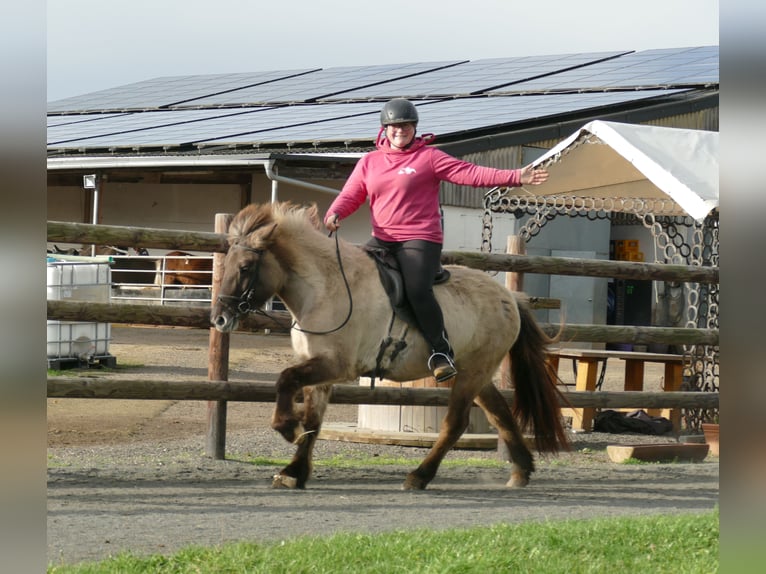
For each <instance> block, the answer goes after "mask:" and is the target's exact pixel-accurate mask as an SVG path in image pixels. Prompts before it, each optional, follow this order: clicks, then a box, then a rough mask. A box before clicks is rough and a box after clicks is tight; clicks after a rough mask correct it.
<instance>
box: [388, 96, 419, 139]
mask: <svg viewBox="0 0 766 574" xmlns="http://www.w3.org/2000/svg"><path fill="white" fill-rule="evenodd" d="M380 125H381V126H383V128H384V129H385V132H386V139H388V141H389V142H390V144H391V146H392V147H394V148H396V149H404V148H406V147H407V146H408V145H410V144H411V143H412V140H413V139H414V138H415V132H416V129H417V126H418V110H417V108H415V105H414V104H413V103H412V102H410V101H409V100H405V99H404V98H394V99H393V100H389V101H388V102H386V103H385V105H384V106H383V109H382V110H380Z"/></svg>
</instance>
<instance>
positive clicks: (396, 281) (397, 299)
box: [362, 245, 450, 326]
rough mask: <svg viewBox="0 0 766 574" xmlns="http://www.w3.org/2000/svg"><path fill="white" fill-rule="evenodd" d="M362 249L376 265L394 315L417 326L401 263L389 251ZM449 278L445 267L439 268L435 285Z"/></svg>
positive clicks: (363, 247) (373, 248)
mask: <svg viewBox="0 0 766 574" xmlns="http://www.w3.org/2000/svg"><path fill="white" fill-rule="evenodd" d="M362 249H363V250H364V251H365V253H367V255H369V256H370V257H372V259H373V260H374V261H375V263H376V266H377V268H378V275H379V276H380V282H381V283H382V284H383V289H384V290H385V291H386V294H387V295H388V299H389V301H390V302H391V308H392V309H393V310H394V314H395V315H396V316H397V317H399V318H400V319H401V320H402V321H405V322H406V323H408V324H410V325H413V326H416V325H417V322H416V321H415V314H414V313H413V311H412V306H411V305H410V303H409V301H408V300H407V297H406V296H405V295H404V281H403V280H402V272H401V270H400V269H399V263H397V261H396V258H395V257H394V256H393V255H391V253H390V252H389V251H388V250H387V249H383V248H379V247H371V246H368V245H363V246H362ZM449 278H450V272H449V271H448V270H447V269H445V268H444V267H441V266H439V270H438V271H437V273H436V277H434V285H439V284H440V283H446V282H447V281H448V280H449Z"/></svg>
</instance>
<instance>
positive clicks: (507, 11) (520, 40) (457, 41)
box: [47, 0, 719, 101]
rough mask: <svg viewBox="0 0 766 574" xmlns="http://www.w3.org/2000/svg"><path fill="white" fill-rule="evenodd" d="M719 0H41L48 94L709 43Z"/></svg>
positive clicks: (57, 96)
mask: <svg viewBox="0 0 766 574" xmlns="http://www.w3.org/2000/svg"><path fill="white" fill-rule="evenodd" d="M718 9H719V7H718V0H643V1H642V2H631V3H624V2H615V1H614V0H568V1H563V0H554V1H552V2H550V1H549V2H536V1H534V0H530V1H526V2H522V1H519V0H387V1H385V2H365V1H363V0H292V1H290V0H283V1H274V0H271V1H268V0H260V1H253V0H217V1H215V2H214V1H211V0H204V1H203V0H109V1H104V0H49V1H48V3H47V100H48V101H54V100H58V99H61V98H66V97H69V96H76V95H80V94H86V93H89V92H94V91H98V90H102V89H106V88H113V87H116V86H121V85H124V84H130V83H133V82H138V81H141V80H147V79H150V78H156V77H159V76H178V75H188V74H220V73H231V72H257V71H264V70H291V69H303V68H314V67H316V68H331V67H337V66H363V65H375V64H398V63H408V62H436V61H442V60H456V59H458V60H478V59H484V58H506V57H514V56H529V55H543V54H567V53H575V52H593V51H609V50H648V49H654V48H678V47H686V46H708V45H718V43H719V40H718V24H719V22H718Z"/></svg>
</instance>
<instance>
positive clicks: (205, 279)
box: [155, 251, 213, 285]
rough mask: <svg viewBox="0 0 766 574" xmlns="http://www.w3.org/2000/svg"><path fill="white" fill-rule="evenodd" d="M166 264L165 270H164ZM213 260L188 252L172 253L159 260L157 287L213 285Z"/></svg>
mask: <svg viewBox="0 0 766 574" xmlns="http://www.w3.org/2000/svg"><path fill="white" fill-rule="evenodd" d="M163 262H164V269H163V267H162V266H163ZM212 282H213V260H212V258H210V257H195V256H194V255H192V254H191V253H187V252H186V251H171V252H170V253H167V254H165V257H164V259H158V260H157V277H156V279H155V283H156V284H157V285H211V284H212Z"/></svg>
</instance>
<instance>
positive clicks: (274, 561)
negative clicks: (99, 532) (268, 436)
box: [48, 510, 719, 574]
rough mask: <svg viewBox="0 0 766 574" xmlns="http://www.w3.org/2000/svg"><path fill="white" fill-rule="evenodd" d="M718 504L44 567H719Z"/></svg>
mask: <svg viewBox="0 0 766 574" xmlns="http://www.w3.org/2000/svg"><path fill="white" fill-rule="evenodd" d="M718 520H719V514H718V510H714V511H711V512H708V513H704V514H688V515H680V516H649V517H635V518H616V519H615V518H611V519H593V520H571V521H556V522H543V523H535V522H533V523H524V524H515V525H508V524H502V525H496V526H492V527H487V528H471V529H460V530H448V531H441V532H434V531H430V530H415V531H406V532H404V531H400V532H392V533H387V534H377V535H368V534H336V535H333V536H329V537H321V538H320V537H301V538H296V539H292V540H287V541H283V542H280V543H277V544H269V545H262V544H250V543H237V544H229V545H225V546H221V547H218V548H200V547H191V548H187V549H185V550H182V551H180V552H178V553H176V554H173V555H170V556H161V555H154V556H149V557H137V556H133V555H130V554H120V555H118V556H116V557H114V558H110V559H108V560H105V561H103V562H98V563H87V564H86V563H84V564H81V565H76V566H66V565H62V566H49V568H48V573H49V574H93V573H99V574H139V573H152V574H187V573H194V572H200V573H208V572H211V573H213V572H214V573H220V574H228V573H235V572H236V573H240V572H241V573H248V574H250V573H252V574H258V573H268V574H282V573H284V574H304V573H305V574H309V573H311V574H322V573H327V574H344V573H349V574H395V573H406V574H432V573H433V574H451V573H455V574H457V573H474V572H475V573H480V574H494V573H509V572H513V573H517V572H520V573H522V572H523V573H532V572H540V573H545V574H555V573H559V572H560V573H566V574H578V573H590V572H593V573H601V572H642V573H651V572H673V573H674V574H687V573H688V574H700V573H703V574H707V573H714V572H717V571H718V535H719V528H718Z"/></svg>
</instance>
